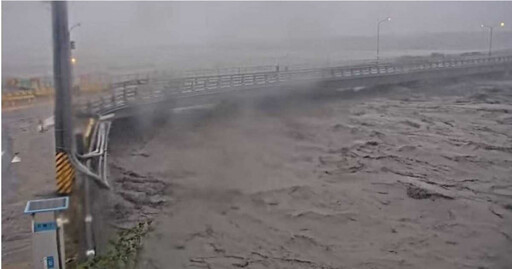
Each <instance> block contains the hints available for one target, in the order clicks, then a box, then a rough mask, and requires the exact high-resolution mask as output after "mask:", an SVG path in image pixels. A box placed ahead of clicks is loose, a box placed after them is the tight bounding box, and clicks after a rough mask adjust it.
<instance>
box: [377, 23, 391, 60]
mask: <svg viewBox="0 0 512 269" xmlns="http://www.w3.org/2000/svg"><path fill="white" fill-rule="evenodd" d="M387 21H391V17H387V18H385V19H383V20H380V21H379V22H378V23H377V65H378V64H379V51H380V24H381V23H383V22H387Z"/></svg>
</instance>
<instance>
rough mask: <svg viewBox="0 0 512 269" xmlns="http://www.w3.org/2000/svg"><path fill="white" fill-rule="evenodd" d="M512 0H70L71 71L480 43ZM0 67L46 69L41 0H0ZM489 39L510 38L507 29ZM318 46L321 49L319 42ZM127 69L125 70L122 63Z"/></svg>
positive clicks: (47, 42)
mask: <svg viewBox="0 0 512 269" xmlns="http://www.w3.org/2000/svg"><path fill="white" fill-rule="evenodd" d="M511 12H512V3H511V2H70V4H69V21H70V26H71V25H74V24H76V23H80V24H81V26H80V27H76V28H74V29H73V30H72V32H71V38H72V40H75V41H76V44H77V45H76V46H77V49H76V51H75V52H74V54H75V55H76V58H77V59H78V61H79V64H78V65H77V67H76V70H77V72H78V73H82V72H90V71H92V70H98V69H99V70H105V71H107V70H108V71H116V70H121V71H122V72H129V71H130V69H141V68H144V69H148V68H149V69H151V68H166V69H200V68H218V67H231V66H240V65H246V66H254V65H265V64H270V65H273V64H276V63H281V64H305V63H307V62H311V61H314V62H321V63H325V62H328V61H332V62H337V61H343V60H352V59H360V58H365V59H366V58H371V57H374V54H375V53H374V50H375V35H376V23H377V21H378V20H380V19H383V18H386V17H388V16H389V17H392V21H391V22H390V23H389V24H387V25H385V26H383V27H382V33H381V35H382V36H383V37H382V53H383V57H386V56H395V55H396V53H397V51H400V52H401V53H402V54H403V53H407V54H412V55H414V54H421V53H430V52H432V51H436V50H438V51H446V50H485V48H486V46H487V32H486V31H485V29H482V28H481V27H480V25H481V24H482V23H484V24H489V25H492V24H497V23H498V22H502V21H503V22H505V24H506V25H510V24H512V22H509V20H510V15H509V14H511ZM2 15H3V16H2V20H3V21H2V25H3V26H2V30H3V31H2V35H3V41H2V42H3V43H2V45H3V51H2V56H3V59H4V60H3V63H2V64H3V65H2V67H3V71H4V74H5V75H48V74H51V33H50V31H51V18H50V17H51V12H50V7H49V4H48V3H44V2H4V3H3V10H2ZM495 35H496V37H495V38H496V40H495V45H494V46H495V47H496V48H506V47H507V45H510V44H512V37H511V36H512V34H511V31H510V30H508V29H507V28H505V29H498V30H497V31H496V33H495ZM318 48H321V49H318ZM126 69H128V70H126Z"/></svg>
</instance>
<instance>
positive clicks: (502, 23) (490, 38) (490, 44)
mask: <svg viewBox="0 0 512 269" xmlns="http://www.w3.org/2000/svg"><path fill="white" fill-rule="evenodd" d="M499 26H500V27H504V26H505V23H504V22H501V23H500V25H499ZM480 27H482V28H488V29H489V57H491V55H492V32H493V30H494V27H495V26H490V25H485V24H482V25H480Z"/></svg>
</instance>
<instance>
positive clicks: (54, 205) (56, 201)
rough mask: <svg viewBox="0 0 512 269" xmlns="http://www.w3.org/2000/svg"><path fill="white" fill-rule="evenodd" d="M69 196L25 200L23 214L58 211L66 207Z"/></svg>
mask: <svg viewBox="0 0 512 269" xmlns="http://www.w3.org/2000/svg"><path fill="white" fill-rule="evenodd" d="M68 204H69V197H67V196H66V197H57V198H50V199H42V200H32V201H28V202H27V206H26V207H25V214H32V213H40V212H49V211H59V210H65V209H67V208H68Z"/></svg>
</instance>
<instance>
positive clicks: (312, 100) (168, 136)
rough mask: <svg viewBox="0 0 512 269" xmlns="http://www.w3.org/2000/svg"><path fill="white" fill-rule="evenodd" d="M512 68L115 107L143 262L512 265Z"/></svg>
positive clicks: (114, 211) (121, 193) (121, 207)
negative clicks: (478, 76)
mask: <svg viewBox="0 0 512 269" xmlns="http://www.w3.org/2000/svg"><path fill="white" fill-rule="evenodd" d="M511 112H512V81H510V80H470V79H466V80H462V81H457V82H450V83H447V84H444V85H441V84H439V83H437V84H436V83H434V84H417V85H414V86H408V87H405V86H394V87H380V88H373V89H362V90H359V91H357V92H353V91H349V92H340V93H338V94H334V95H328V96H317V95H305V96H270V97H261V98H253V99H251V100H247V99H240V100H236V99H234V100H228V101H226V102H224V103H222V104H220V105H218V106H217V107H215V108H213V109H204V110H191V111H186V110H185V111H180V113H174V114H172V115H171V116H170V117H169V118H168V119H167V121H159V123H158V124H155V125H154V126H152V127H147V126H146V127H144V128H146V130H145V131H144V128H142V127H140V126H136V125H137V124H136V122H135V121H132V122H126V121H125V122H117V123H115V125H114V130H113V132H112V137H111V148H110V155H111V158H110V167H111V168H110V169H111V175H112V176H111V180H112V181H113V183H114V186H115V189H116V190H115V194H114V195H113V198H112V201H111V205H110V209H109V210H107V211H106V213H107V214H106V215H107V216H108V217H107V219H108V222H109V223H110V224H112V225H113V226H114V227H120V228H122V227H125V226H130V225H133V224H134V223H136V222H138V221H140V220H144V219H153V220H154V223H153V231H152V232H151V233H149V235H148V236H147V237H146V238H145V240H144V247H143V249H142V252H141V253H140V255H139V261H138V267H139V268H237V267H239V268H510V267H509V266H510V265H511V264H512V256H510V253H512V177H511V175H512V113H511Z"/></svg>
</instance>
